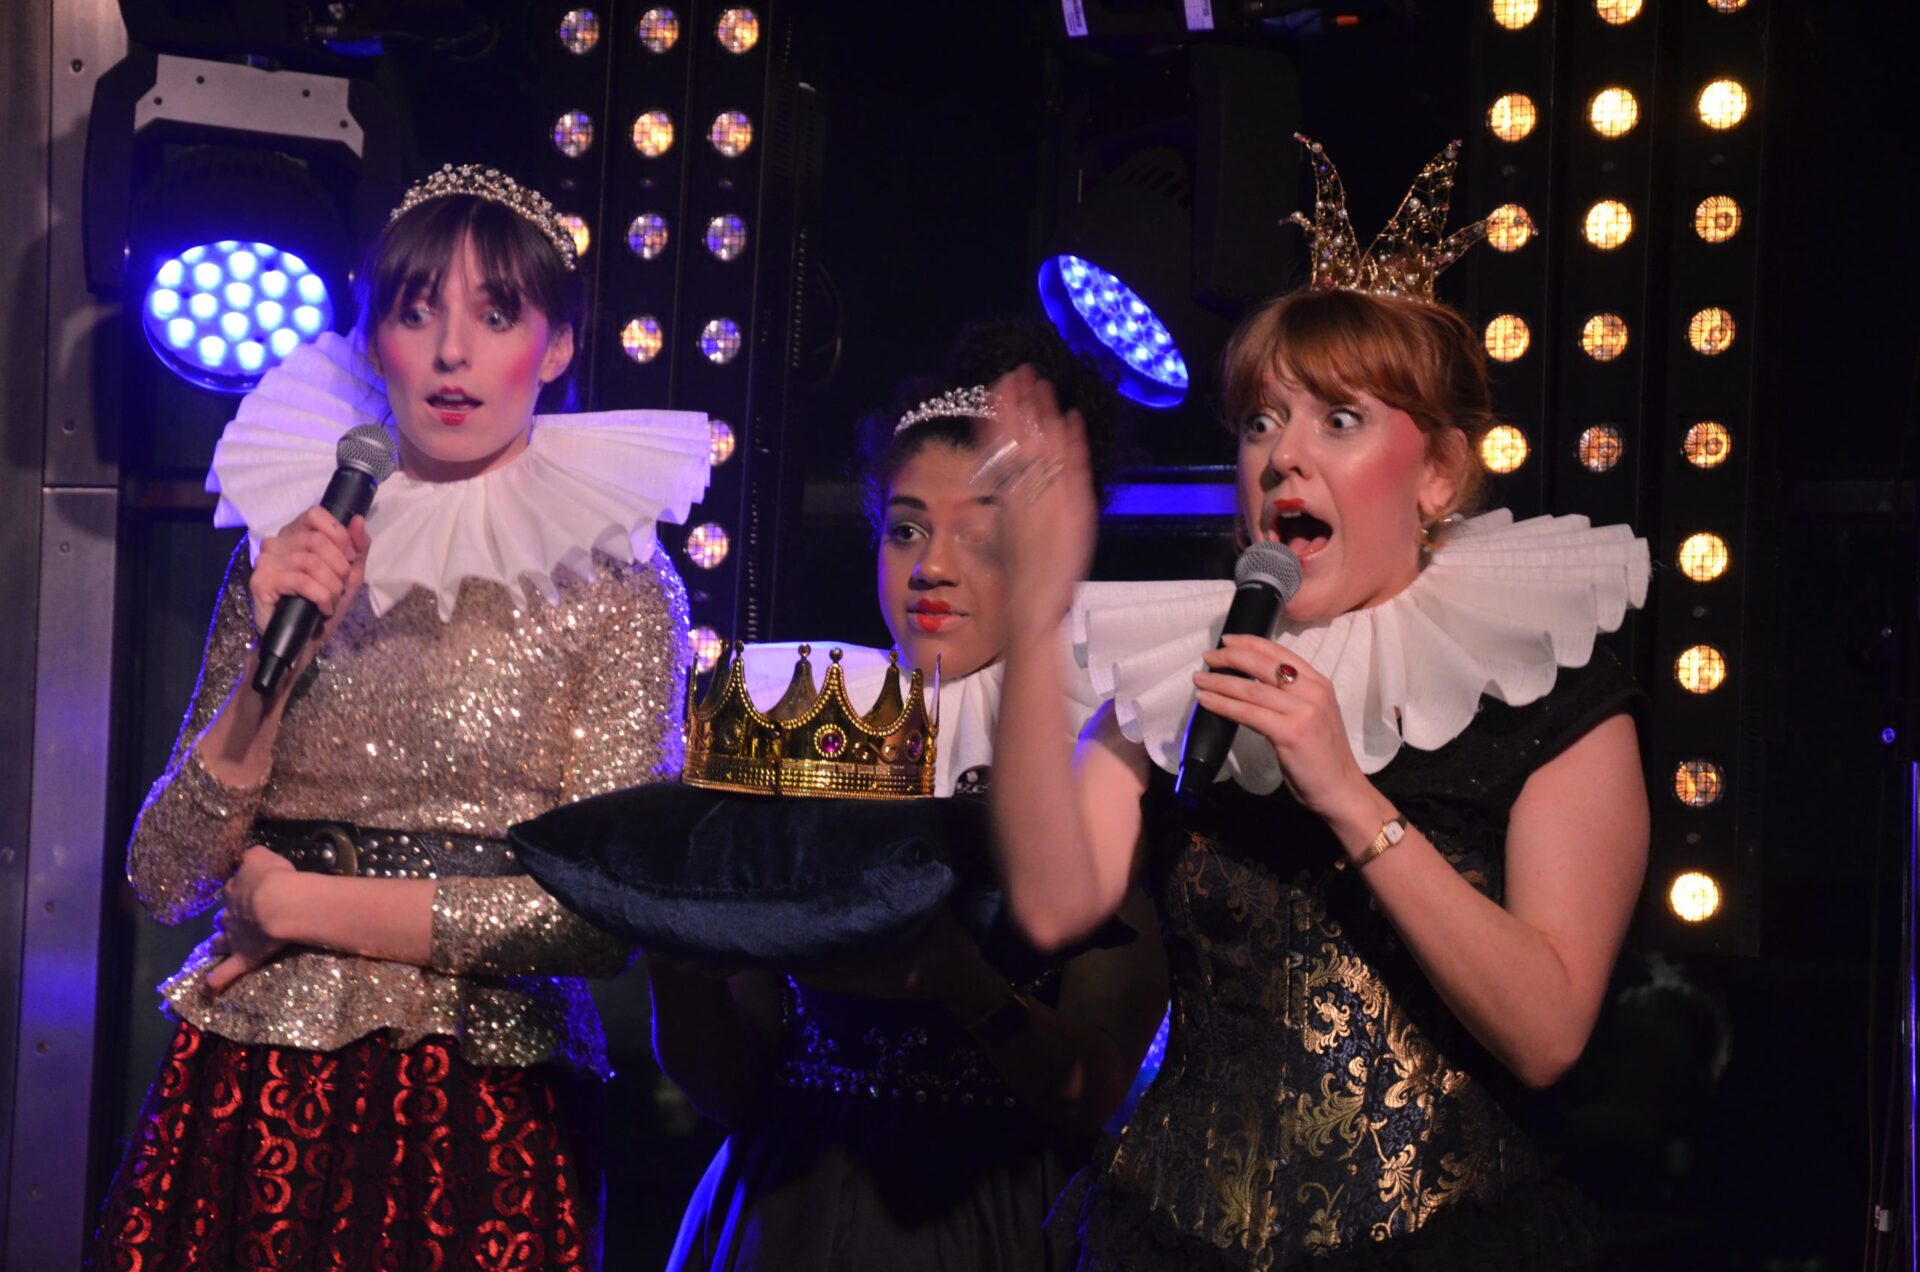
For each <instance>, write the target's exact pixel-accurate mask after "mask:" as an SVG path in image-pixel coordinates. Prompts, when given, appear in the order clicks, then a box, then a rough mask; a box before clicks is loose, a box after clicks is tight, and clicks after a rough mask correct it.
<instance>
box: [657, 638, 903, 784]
mask: <svg viewBox="0 0 1920 1272" xmlns="http://www.w3.org/2000/svg"><path fill="white" fill-rule="evenodd" d="M812 653H813V647H812V646H810V645H802V646H800V657H799V659H798V660H797V661H796V662H795V663H794V667H793V679H792V680H791V681H789V682H788V684H787V689H786V692H785V693H783V694H781V695H780V701H779V702H777V703H775V704H774V705H773V707H772V709H771V710H768V711H762V710H760V708H758V707H756V706H755V705H754V704H753V698H752V696H751V695H749V694H748V692H747V674H746V646H745V645H743V644H742V643H740V642H739V641H735V642H733V644H732V645H730V646H728V647H727V649H726V651H725V653H724V655H723V657H722V661H721V664H720V666H719V667H717V668H716V669H715V670H714V673H713V681H712V683H711V684H710V685H709V686H708V689H707V696H706V698H705V700H704V701H702V702H700V703H698V704H696V703H695V702H694V684H693V676H692V675H689V676H688V677H687V722H686V740H687V763H686V769H685V770H684V771H683V773H682V774H681V780H682V781H684V782H686V783H687V785H689V786H699V787H703V788H705V789H707V790H716V791H745V792H748V793H751V794H759V795H819V796H829V797H835V798H841V799H909V798H913V797H915V796H923V795H932V794H933V761H934V743H935V735H936V734H937V732H938V724H937V722H936V721H935V720H933V719H932V718H931V717H930V716H929V715H928V713H927V699H926V694H925V693H924V692H923V687H922V684H921V679H920V673H919V672H918V671H916V672H914V673H913V678H912V680H911V681H910V682H909V685H908V688H907V692H906V694H905V695H904V696H903V695H902V694H901V692H900V656H899V655H898V654H890V655H889V656H888V663H889V666H888V667H887V677H886V680H885V682H884V683H883V684H882V685H881V686H880V696H879V698H878V699H876V700H875V701H874V703H873V706H872V707H871V708H870V709H869V710H868V711H866V712H865V713H862V712H861V711H859V710H858V709H857V708H855V707H854V705H853V703H852V702H851V701H849V700H848V698H847V680H846V673H845V672H844V671H842V670H841V667H840V651H839V650H838V649H835V650H832V651H831V652H830V653H829V654H828V657H829V658H830V659H831V660H832V665H831V666H829V667H828V668H827V681H826V685H825V686H824V687H823V688H821V689H819V690H818V691H816V690H815V689H814V685H813V663H812V662H811V661H810V658H809V655H811V654H812Z"/></svg>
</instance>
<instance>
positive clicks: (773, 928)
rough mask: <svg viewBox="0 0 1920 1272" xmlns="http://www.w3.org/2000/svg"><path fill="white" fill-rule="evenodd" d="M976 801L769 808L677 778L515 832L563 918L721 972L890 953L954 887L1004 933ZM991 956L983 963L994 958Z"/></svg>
mask: <svg viewBox="0 0 1920 1272" xmlns="http://www.w3.org/2000/svg"><path fill="white" fill-rule="evenodd" d="M988 834H989V829H988V821H987V810H986V807H985V803H984V801H981V800H974V799H920V800H857V799H775V798H770V797H767V796H756V795H732V794H727V793H725V792H720V791H705V790H700V789H698V788H695V787H691V786H682V785H679V784H677V783H661V784H658V785H653V786H637V787H632V788H629V789H627V790H623V791H614V792H612V793H610V794H606V795H601V796H597V797H595V798H593V799H588V800H583V801H581V802H580V803H577V804H569V805H567V806H565V807H562V808H557V809H555V810H553V811H552V812H550V813H547V814H545V815H543V816H540V817H536V818H534V819H533V820H532V821H527V822H522V823H520V824H519V825H517V826H514V827H513V828H512V829H511V830H510V831H509V832H508V835H509V837H510V838H511V839H512V841H513V844H514V847H515V849H516V850H517V851H518V853H519V856H520V860H521V862H522V863H523V864H524V865H525V866H526V868H527V870H528V872H529V873H531V874H532V875H533V877H534V878H536V879H538V880H539V881H540V883H541V885H542V886H543V887H545V888H546V889H547V891H549V892H551V893H552V894H553V895H554V896H556V897H558V898H559V899H560V900H561V901H562V902H563V903H564V904H565V905H566V906H567V907H568V908H569V909H571V910H573V911H574V912H575V913H576V914H579V915H580V916H581V917H583V918H585V919H587V920H588V921H590V922H591V923H593V924H594V925H595V926H597V927H600V928H603V929H605V930H606V931H608V932H612V933H615V934H616V935H619V936H623V937H626V938H627V939H629V940H632V941H634V942H635V943H637V944H638V945H639V946H640V947H641V948H642V949H645V950H648V951H651V952H654V953H659V954H668V955H677V956H680V957H686V958H695V959H699V960H702V961H706V962H712V963H717V964H720V965H722V966H729V967H785V968H807V967H820V966H826V965H830V964H834V963H840V962H845V961H847V960H849V959H853V958H859V957H871V956H875V955H884V954H890V953H897V952H899V951H900V950H903V949H905V948H906V947H907V945H909V944H910V943H911V941H912V938H913V936H914V935H915V933H916V932H917V931H918V930H919V929H920V927H921V926H922V925H923V924H924V923H925V922H926V921H927V919H928V918H929V917H930V916H931V915H932V914H933V912H934V910H935V908H936V907H938V906H940V905H942V904H944V903H945V902H946V901H947V900H948V899H949V897H951V896H953V895H954V893H955V889H956V885H962V886H961V887H960V891H961V894H962V895H961V897H960V898H956V900H961V899H964V900H965V902H966V904H964V905H962V906H959V907H958V912H959V913H960V915H961V918H962V921H963V922H964V923H966V924H967V925H968V926H970V927H980V928H982V930H981V931H979V932H978V933H977V935H979V936H981V937H983V938H985V941H983V944H984V943H985V942H992V943H994V944H999V943H1001V942H1002V941H1004V940H1005V939H1006V938H1007V936H1008V935H1009V933H1008V930H1007V924H1006V921H1005V916H1004V913H1003V911H1004V906H1003V905H1001V904H999V902H998V892H997V891H996V890H993V889H990V888H989V889H987V890H986V892H987V894H988V895H987V896H986V897H985V898H984V899H983V896H982V889H981V887H980V886H979V885H980V881H981V880H982V879H983V878H984V876H985V874H986V870H987V863H986V861H985V853H984V848H983V845H985V844H986V843H987V842H988ZM990 957H991V954H990Z"/></svg>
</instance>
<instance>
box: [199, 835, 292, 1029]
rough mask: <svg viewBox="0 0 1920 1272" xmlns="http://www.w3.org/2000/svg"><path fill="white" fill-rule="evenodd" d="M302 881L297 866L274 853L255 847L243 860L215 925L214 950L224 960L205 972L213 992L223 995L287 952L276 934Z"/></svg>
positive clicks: (229, 886)
mask: <svg viewBox="0 0 1920 1272" xmlns="http://www.w3.org/2000/svg"><path fill="white" fill-rule="evenodd" d="M299 879H300V872H299V871H298V870H296V869H294V866H293V863H292V862H291V861H288V860H287V859H286V858H285V857H282V856H281V855H280V854H279V853H277V852H274V851H273V850H272V849H270V848H263V847H261V846H260V845H259V844H255V845H254V846H253V847H251V848H249V849H247V850H246V851H245V852H244V853H242V854H241V855H240V868H239V869H238V870H236V871H234V872H233V877H232V878H230V879H228V880H227V883H226V888H225V890H224V891H225V895H226V899H227V904H226V907H225V908H224V909H222V910H221V911H220V914H219V916H218V917H217V918H216V919H215V920H214V923H215V927H216V931H215V932H214V937H213V949H214V952H215V953H219V954H224V955H225V956H226V957H224V958H222V959H221V960H220V961H219V962H218V963H215V964H214V965H213V969H212V970H211V971H209V972H208V973H207V989H208V991H209V992H210V993H214V994H219V993H221V992H222V991H224V990H225V989H226V988H227V986H229V985H231V984H233V982H235V981H237V980H239V979H240V978H241V977H242V976H245V975H246V974H247V973H249V972H252V971H257V970H258V969H259V968H260V967H262V966H264V965H265V964H266V962H267V961H268V960H269V959H271V958H272V957H273V956H274V955H275V954H278V953H279V952H280V951H281V950H282V949H284V948H286V945H287V941H286V939H285V938H284V937H280V936H276V935H274V932H275V930H276V929H277V928H278V926H279V923H280V921H281V918H282V916H283V915H284V912H285V909H286V907H287V906H288V905H289V904H292V903H293V902H294V896H293V894H294V893H295V891H296V890H297V888H298V885H299Z"/></svg>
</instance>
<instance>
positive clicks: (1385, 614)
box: [1069, 509, 1649, 794]
mask: <svg viewBox="0 0 1920 1272" xmlns="http://www.w3.org/2000/svg"><path fill="white" fill-rule="evenodd" d="M1648 571H1649V563H1648V557H1647V545H1646V541H1645V540H1644V539H1637V538H1635V537H1634V535H1633V532H1632V531H1631V530H1630V529H1628V528H1627V527H1626V526H1597V527H1596V526H1590V525H1589V524H1588V523H1587V519H1586V518H1585V517H1534V518H1531V519H1529V520H1526V521H1522V522H1519V523H1517V524H1516V523H1515V522H1514V520H1513V514H1512V513H1511V512H1508V511H1506V510H1505V509H1500V510H1497V511H1494V512H1490V513H1487V514H1485V515H1484V516H1480V517H1475V518H1472V519H1471V520H1468V521H1466V522H1464V523H1463V524H1462V525H1461V526H1460V527H1459V528H1458V529H1456V530H1455V531H1454V533H1453V535H1452V536H1451V537H1450V538H1449V540H1448V542H1447V545H1446V546H1445V547H1444V548H1442V549H1440V550H1439V551H1438V552H1435V553H1434V554H1433V556H1432V558H1431V560H1430V561H1429V562H1428V564H1427V568H1426V569H1425V570H1423V571H1421V573H1420V576H1419V578H1417V579H1415V580H1414V582H1413V583H1412V584H1410V585H1409V586H1408V587H1407V588H1406V589H1405V590H1404V591H1402V592H1400V593H1399V594H1398V595H1396V596H1394V597H1392V598H1391V599H1390V600H1387V601H1385V602H1384V603H1382V604H1380V605H1377V606H1374V607H1372V608H1371V609H1364V610H1356V611H1354V612H1352V613H1348V614H1342V615H1340V616H1339V617H1337V618H1333V619H1329V620H1327V621H1324V622H1315V623H1299V624H1296V623H1292V622H1290V621H1288V620H1286V619H1285V618H1283V619H1281V621H1280V623H1279V624H1278V626H1277V628H1276V631H1275V633H1274V639H1275V640H1276V641H1278V642H1279V643H1280V644H1282V645H1285V646H1286V647H1288V648H1289V649H1292V650H1294V651H1296V652H1297V653H1299V655H1300V657H1301V658H1303V659H1304V660H1305V661H1306V662H1307V663H1308V664H1309V665H1311V666H1312V667H1313V668H1314V669H1315V670H1317V671H1319V672H1320V673H1321V674H1322V675H1324V676H1326V677H1327V678H1328V679H1329V680H1330V681H1332V682H1333V687H1334V692H1335V695H1336V696H1337V698H1338V699H1339V703H1340V714H1341V717H1342V719H1343V720H1344V721H1345V723H1346V727H1347V741H1348V742H1349V743H1350V744H1351V745H1352V747H1353V755H1354V758H1355V760H1357V761H1358V762H1359V765H1360V768H1361V771H1362V772H1366V773H1377V772H1379V771H1380V770H1381V769H1382V768H1385V767H1386V765H1387V763H1388V761H1390V760H1392V759H1393V757H1394V756H1395V755H1396V754H1398V752H1399V750H1400V747H1401V745H1402V744H1403V743H1404V744H1405V745H1408V746H1412V747H1416V748H1418V749H1420V750H1423V751H1431V750H1434V749H1436V748H1438V747H1441V746H1444V745H1446V744H1447V743H1448V742H1451V741H1452V740H1453V739H1454V738H1456V737H1458V736H1459V735H1460V732H1461V730H1463V729H1465V728H1466V727H1467V725H1468V723H1469V722H1470V721H1471V720H1472V719H1473V715H1474V712H1475V711H1476V710H1477V709H1478V705H1479V702H1480V699H1481V697H1482V696H1483V695H1489V696H1492V697H1494V698H1496V699H1498V700H1499V701H1501V702H1505V703H1509V704H1511V705H1514V706H1521V705H1524V704H1526V703H1529V702H1532V701H1534V700H1535V699H1537V698H1539V697H1541V696H1542V695H1544V694H1545V693H1546V692H1547V691H1548V690H1550V689H1552V688H1553V684H1554V680H1555V678H1556V677H1557V676H1558V674H1559V669H1560V668H1562V667H1581V666H1585V665H1586V662H1587V660H1588V659H1589V658H1590V657H1592V654H1593V644H1594V638H1595V637H1596V636H1597V635H1598V634H1599V633H1600V632H1603V631H1609V632H1610V631H1613V630H1614V629H1616V628H1618V627H1619V626H1620V622H1621V620H1622V619H1623V618H1624V617H1625V615H1626V612H1627V609H1628V608H1629V607H1633V608H1638V607H1639V606H1640V605H1641V604H1642V603H1643V602H1644V601H1645V600H1646V595H1647V579H1648ZM1232 598H1233V584H1232V583H1229V582H1225V581H1218V582H1185V581H1182V582H1166V583H1089V584H1086V585H1084V586H1083V587H1082V588H1081V590H1080V593H1079V596H1078V597H1077V599H1076V603H1075V605H1074V608H1073V612H1072V615H1071V617H1070V619H1069V622H1070V625H1071V630H1072V639H1073V646H1074V655H1075V657H1076V659H1078V661H1079V663H1080V665H1081V666H1082V667H1084V668H1085V669H1086V674H1087V675H1088V677H1089V678H1090V679H1091V681H1092V687H1093V690H1094V692H1096V693H1097V694H1099V696H1101V697H1102V698H1108V699H1111V700H1112V701H1113V703H1114V709H1115V712H1116V714H1117V716H1118V720H1119V724H1120V728H1121V731H1122V732H1123V733H1125V734H1126V736H1127V737H1129V738H1131V739H1133V740H1134V741H1136V742H1141V743H1143V744H1144V745H1145V746H1146V749H1147V754H1148V755H1149V756H1150V757H1152V759H1153V762H1154V763H1155V764H1158V765H1159V766H1160V767H1161V768H1163V769H1166V770H1167V771H1168V772H1177V771H1178V770H1179V766H1180V749H1181V743H1182V741H1183V740H1184V738H1185V734H1186V726H1187V718H1188V716H1189V715H1190V714H1191V713H1192V710H1193V697H1194V688H1193V681H1192V676H1193V673H1194V672H1196V671H1198V670H1200V668H1201V655H1202V654H1203V653H1205V652H1206V651H1207V650H1209V649H1212V648H1213V647H1214V646H1215V645H1217V644H1218V643H1219V639H1220V627H1221V624H1222V623H1223V622H1224V621H1225V619H1226V613H1227V606H1228V604H1229V603H1230V602H1231V601H1232ZM1228 778H1231V779H1232V780H1234V781H1236V782H1238V783H1239V784H1240V785H1241V786H1243V787H1245V788H1246V789H1247V790H1249V791H1252V792H1254V793H1256V794H1266V793H1267V792H1270V791H1272V790H1274V789H1275V788H1276V787H1278V786H1279V785H1280V781H1281V774H1280V768H1279V765H1278V763H1277V762H1276V761H1275V759H1274V754H1273V748H1272V747H1271V746H1269V745H1268V744H1267V743H1266V741H1265V740H1264V739H1263V738H1261V737H1259V736H1258V735H1256V734H1254V733H1253V732H1252V731H1251V730H1247V729H1242V730H1241V731H1240V733H1239V735H1238V736H1237V737H1236V738H1235V740H1234V744H1233V748H1232V750H1231V751H1230V752H1229V754H1228V758H1227V762H1226V764H1225V766H1223V768H1222V770H1221V774H1220V779H1221V780H1223V781H1224V780H1226V779H1228Z"/></svg>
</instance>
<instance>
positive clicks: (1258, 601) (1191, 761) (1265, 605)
mask: <svg viewBox="0 0 1920 1272" xmlns="http://www.w3.org/2000/svg"><path fill="white" fill-rule="evenodd" d="M1281 604H1282V602H1281V599H1280V593H1279V592H1278V591H1277V590H1276V589H1275V588H1274V587H1273V586H1272V585H1271V584H1269V583H1265V582H1249V583H1243V584H1241V585H1240V586H1239V587H1237V588H1235V589H1234V593H1233V604H1232V605H1231V606H1229V607H1228V609H1227V620H1226V622H1225V623H1223V624H1221V627H1220V635H1221V636H1222V637H1226V636H1264V635H1266V634H1267V633H1268V632H1269V631H1271V630H1273V622H1274V620H1275V619H1276V618H1278V617H1279V616H1280V606H1281ZM1220 674H1222V675H1227V676H1240V677H1242V678H1243V679H1244V678H1245V677H1246V673H1245V672H1241V671H1234V670H1232V669H1229V668H1222V669H1220ZM1239 731H1240V726H1239V725H1238V724H1236V723H1235V722H1233V721H1232V720H1228V719H1226V718H1225V717H1223V716H1218V715H1215V714H1214V713H1213V712H1211V711H1209V710H1207V709H1206V708H1205V707H1202V706H1200V705H1198V704H1195V706H1194V708H1193V715H1192V716H1191V717H1190V718H1189V719H1188V720H1187V736H1186V740H1185V741H1184V742H1183V743H1182V744H1181V747H1180V772H1179V774H1178V775H1177V776H1176V777H1175V778H1174V782H1173V792H1174V794H1175V795H1176V796H1178V797H1179V798H1180V799H1182V800H1185V801H1188V802H1191V801H1193V800H1196V799H1198V798H1199V797H1200V793H1201V792H1202V791H1204V790H1206V788H1207V787H1208V786H1210V785H1212V783H1213V779H1214V778H1215V777H1216V776H1217V775H1218V774H1219V772H1220V766H1221V765H1222V764H1225V763H1226V762H1227V752H1228V750H1229V749H1231V748H1232V746H1233V738H1234V735H1235V734H1236V733H1238V732H1239Z"/></svg>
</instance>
